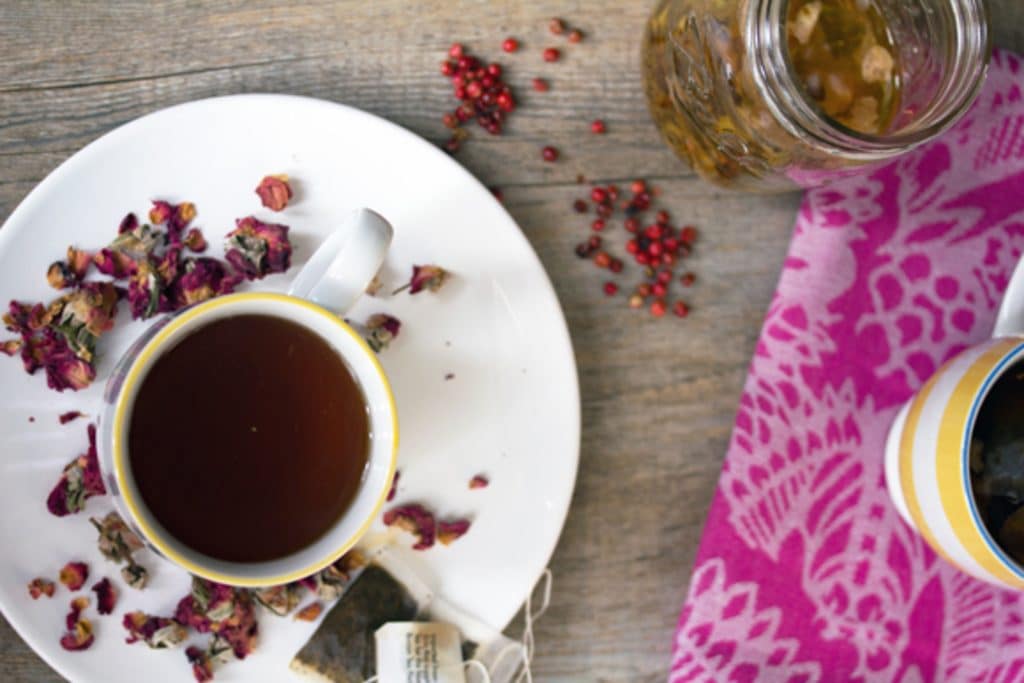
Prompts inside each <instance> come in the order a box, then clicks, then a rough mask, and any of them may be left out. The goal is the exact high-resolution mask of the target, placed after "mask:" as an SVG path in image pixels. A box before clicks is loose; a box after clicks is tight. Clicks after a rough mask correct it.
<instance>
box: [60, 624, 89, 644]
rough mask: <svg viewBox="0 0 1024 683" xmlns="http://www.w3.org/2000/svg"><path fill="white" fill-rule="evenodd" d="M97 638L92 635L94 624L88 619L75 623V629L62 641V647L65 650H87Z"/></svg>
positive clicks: (70, 630) (66, 634)
mask: <svg viewBox="0 0 1024 683" xmlns="http://www.w3.org/2000/svg"><path fill="white" fill-rule="evenodd" d="M94 639H95V637H94V636H93V633H92V624H91V623H90V622H89V620H88V619H79V620H78V621H76V622H75V623H74V626H73V628H69V629H68V632H67V633H65V634H64V635H63V637H61V639H60V646H61V647H62V648H64V649H65V650H71V651H74V650H87V649H88V648H89V646H90V645H92V643H93V640H94Z"/></svg>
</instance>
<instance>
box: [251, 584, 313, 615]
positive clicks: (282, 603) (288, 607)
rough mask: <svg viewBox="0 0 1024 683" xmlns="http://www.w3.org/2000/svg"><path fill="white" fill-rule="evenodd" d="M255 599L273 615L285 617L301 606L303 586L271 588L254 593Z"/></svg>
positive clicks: (289, 585) (285, 585)
mask: <svg viewBox="0 0 1024 683" xmlns="http://www.w3.org/2000/svg"><path fill="white" fill-rule="evenodd" d="M253 597H255V598H256V600H257V602H259V603H260V604H261V605H263V606H264V607H266V608H267V609H268V610H270V611H271V612H272V613H273V614H276V615H277V616H279V617H283V616H285V615H286V614H289V613H290V612H291V611H292V610H293V609H295V607H296V606H297V605H298V604H299V600H300V599H301V598H302V586H301V584H298V583H287V584H283V585H280V586H270V587H269V588H262V589H260V590H256V591H253Z"/></svg>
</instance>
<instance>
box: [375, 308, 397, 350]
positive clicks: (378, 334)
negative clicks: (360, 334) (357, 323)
mask: <svg viewBox="0 0 1024 683" xmlns="http://www.w3.org/2000/svg"><path fill="white" fill-rule="evenodd" d="M401 328H402V321H401V320H399V319H398V318H396V317H394V316H392V315H387V314H386V313H376V314H374V315H371V316H370V319H369V320H367V321H366V330H367V332H368V334H367V336H366V343H367V344H369V346H370V348H371V349H373V350H374V351H377V352H380V351H383V350H384V349H386V348H387V347H388V346H389V345H390V344H391V342H392V340H394V338H395V337H397V336H398V332H399V330H401Z"/></svg>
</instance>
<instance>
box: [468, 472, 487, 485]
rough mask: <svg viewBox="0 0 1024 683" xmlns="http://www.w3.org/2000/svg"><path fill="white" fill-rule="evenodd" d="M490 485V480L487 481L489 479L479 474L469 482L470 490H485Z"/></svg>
mask: <svg viewBox="0 0 1024 683" xmlns="http://www.w3.org/2000/svg"><path fill="white" fill-rule="evenodd" d="M490 483H491V482H490V480H488V479H487V477H485V476H484V475H482V474H477V475H475V476H474V477H473V478H472V479H470V480H469V488H470V489H485V488H487V486H488V485H489V484H490Z"/></svg>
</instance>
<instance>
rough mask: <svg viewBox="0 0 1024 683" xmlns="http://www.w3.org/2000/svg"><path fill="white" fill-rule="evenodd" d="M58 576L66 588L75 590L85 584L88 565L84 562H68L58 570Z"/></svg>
mask: <svg viewBox="0 0 1024 683" xmlns="http://www.w3.org/2000/svg"><path fill="white" fill-rule="evenodd" d="M58 578H59V579H60V582H61V583H62V584H64V585H65V586H67V588H68V590H72V591H76V590H78V589H79V588H81V587H82V586H83V585H85V581H86V579H88V578H89V565H87V564H86V563H85V562H68V563H67V564H66V565H64V567H63V569H61V570H60V575H59V577H58Z"/></svg>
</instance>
